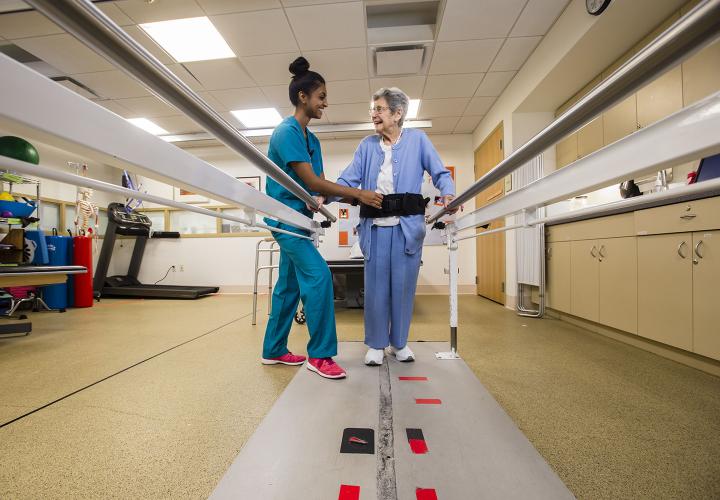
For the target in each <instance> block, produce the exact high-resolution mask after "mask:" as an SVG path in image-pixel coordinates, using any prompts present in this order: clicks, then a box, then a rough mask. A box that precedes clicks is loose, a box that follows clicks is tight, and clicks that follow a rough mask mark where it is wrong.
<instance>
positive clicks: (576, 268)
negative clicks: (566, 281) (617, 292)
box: [570, 240, 600, 321]
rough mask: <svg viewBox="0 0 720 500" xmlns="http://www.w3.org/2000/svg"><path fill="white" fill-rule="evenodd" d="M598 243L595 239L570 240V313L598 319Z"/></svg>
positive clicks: (592, 319)
mask: <svg viewBox="0 0 720 500" xmlns="http://www.w3.org/2000/svg"><path fill="white" fill-rule="evenodd" d="M598 272H599V271H598V243H597V241H595V240H580V241H571V242H570V291H571V294H572V295H571V297H570V313H571V314H572V315H574V316H579V317H580V318H585V319H589V320H590V321H598V319H599V308H600V307H599V306H600V299H599V296H598V293H599V289H600V286H599V275H598Z"/></svg>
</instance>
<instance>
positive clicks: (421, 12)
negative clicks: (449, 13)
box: [365, 0, 440, 46]
mask: <svg viewBox="0 0 720 500" xmlns="http://www.w3.org/2000/svg"><path fill="white" fill-rule="evenodd" d="M439 6H440V2H439V1H438V0H425V1H401V2H399V1H397V0H396V1H394V2H388V1H384V0H379V1H374V2H373V1H370V2H368V3H367V6H366V7H365V14H366V16H367V31H368V43H369V44H370V45H371V46H372V45H375V46H377V45H388V44H394V45H399V44H418V43H431V42H432V41H433V40H434V38H435V27H436V26H437V17H438V9H439Z"/></svg>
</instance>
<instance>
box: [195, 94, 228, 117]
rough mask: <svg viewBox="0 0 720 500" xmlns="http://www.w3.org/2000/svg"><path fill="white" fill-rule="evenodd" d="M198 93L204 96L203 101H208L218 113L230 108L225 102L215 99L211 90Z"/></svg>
mask: <svg viewBox="0 0 720 500" xmlns="http://www.w3.org/2000/svg"><path fill="white" fill-rule="evenodd" d="M198 95H199V96H200V97H201V98H202V100H203V101H205V102H206V103H208V104H209V105H210V107H211V108H213V109H214V110H215V111H217V112H218V113H222V112H224V111H227V110H228V108H227V106H225V105H224V104H223V103H221V102H220V101H218V100H217V99H215V98H214V97H213V96H212V95H210V92H198Z"/></svg>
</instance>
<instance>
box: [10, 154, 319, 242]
mask: <svg viewBox="0 0 720 500" xmlns="http://www.w3.org/2000/svg"><path fill="white" fill-rule="evenodd" d="M2 165H3V167H5V168H9V169H11V170H13V171H15V172H22V173H24V174H28V175H36V176H38V177H42V178H45V179H52V180H55V181H58V182H64V183H66V184H72V185H75V186H82V187H87V188H91V189H97V190H98V191H105V192H108V193H117V194H121V195H123V196H125V197H126V198H136V199H139V200H143V201H150V202H152V203H158V204H160V205H165V206H168V207H174V208H180V209H182V210H186V211H188V212H195V213H198V214H202V215H207V216H210V217H216V218H218V219H223V220H229V221H233V222H239V223H241V224H245V225H247V226H254V227H260V228H263V229H267V230H269V231H273V232H276V233H283V234H289V235H291V236H296V237H298V238H302V239H306V240H312V238H310V237H308V236H303V235H300V234H297V233H293V232H290V231H286V230H284V229H278V228H275V227H272V226H268V225H267V224H263V223H261V222H254V221H251V220H250V219H244V218H242V217H236V216H234V215H229V214H225V213H223V212H217V211H215V210H208V209H207V208H202V207H197V206H195V205H189V204H187V203H181V202H179V201H175V200H170V199H168V198H163V197H162V196H156V195H154V194H148V193H141V192H138V191H134V190H132V189H127V188H124V187H121V186H116V185H115V184H110V183H108V182H103V181H98V180H95V179H90V178H88V177H82V176H80V175H75V174H69V173H67V172H62V171H60V170H57V169H54V168H50V167H45V166H43V165H35V164H33V163H27V162H24V161H20V160H16V159H14V158H8V157H3V159H2Z"/></svg>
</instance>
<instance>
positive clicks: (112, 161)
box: [0, 54, 319, 231]
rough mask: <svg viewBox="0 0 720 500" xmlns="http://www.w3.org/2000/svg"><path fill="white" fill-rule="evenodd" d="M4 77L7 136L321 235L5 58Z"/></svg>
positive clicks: (287, 211)
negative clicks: (121, 170)
mask: <svg viewBox="0 0 720 500" xmlns="http://www.w3.org/2000/svg"><path fill="white" fill-rule="evenodd" d="M0 75H2V79H0V81H1V82H2V83H1V84H0V85H1V87H0V88H1V89H2V91H1V92H0V126H2V128H3V129H4V130H6V131H11V132H13V133H15V134H16V135H23V136H27V137H29V138H32V139H34V140H39V141H41V142H45V143H47V144H50V145H53V146H56V147H59V148H61V149H66V150H68V151H72V152H73V153H76V154H80V155H82V156H84V157H85V158H88V159H93V160H97V161H98V162H101V163H105V164H106V165H110V166H113V167H117V168H121V169H126V170H130V171H133V172H136V173H138V174H140V175H144V176H146V177H151V178H153V179H156V180H159V181H162V182H164V183H166V184H170V185H172V186H176V187H182V188H186V189H189V190H191V191H192V192H194V193H198V194H202V195H205V196H208V197H209V198H211V199H214V200H218V201H222V202H224V203H227V204H229V205H234V206H238V205H240V206H245V207H249V208H252V209H253V210H257V211H258V212H262V213H264V214H267V215H270V216H271V217H274V218H276V219H278V220H280V221H282V222H284V223H286V224H290V225H292V226H295V227H299V228H302V229H306V230H309V231H318V230H319V223H318V222H316V221H313V220H311V219H310V218H308V217H305V216H304V215H302V214H301V213H299V212H298V211H296V210H294V209H292V208H290V207H288V206H287V205H284V204H282V203H280V202H279V201H277V200H275V199H273V198H270V197H269V196H267V195H266V194H265V193H261V192H260V191H258V190H256V189H253V188H251V187H250V186H248V185H246V184H245V183H243V182H240V181H238V180H237V179H235V178H234V177H233V176H232V175H230V174H228V173H227V172H223V171H222V170H220V169H218V168H216V167H214V166H212V165H210V164H209V163H207V162H205V161H202V160H200V159H198V158H196V157H195V156H193V155H191V154H190V153H188V152H187V151H184V150H182V149H180V148H178V147H176V146H173V145H172V144H168V143H167V142H165V141H163V140H162V139H159V138H157V137H155V136H154V135H152V134H149V133H147V132H145V131H144V130H141V129H139V128H138V127H136V126H135V125H133V124H131V123H130V122H128V121H127V120H125V119H124V118H121V117H119V116H117V115H116V114H114V113H111V112H110V111H108V110H107V109H105V108H103V107H102V106H99V105H98V104H96V103H94V102H92V101H89V100H87V99H85V98H84V97H81V96H79V95H78V94H76V93H75V92H73V91H71V90H69V89H66V88H65V87H63V86H61V85H58V84H57V83H55V82H53V81H52V80H50V79H49V78H47V77H45V76H43V75H41V74H39V73H37V72H35V71H33V70H32V69H30V68H28V67H27V66H25V65H23V64H21V63H19V62H17V61H14V60H12V59H10V58H9V57H7V56H5V55H4V54H0ZM31 175H32V174H31Z"/></svg>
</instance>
